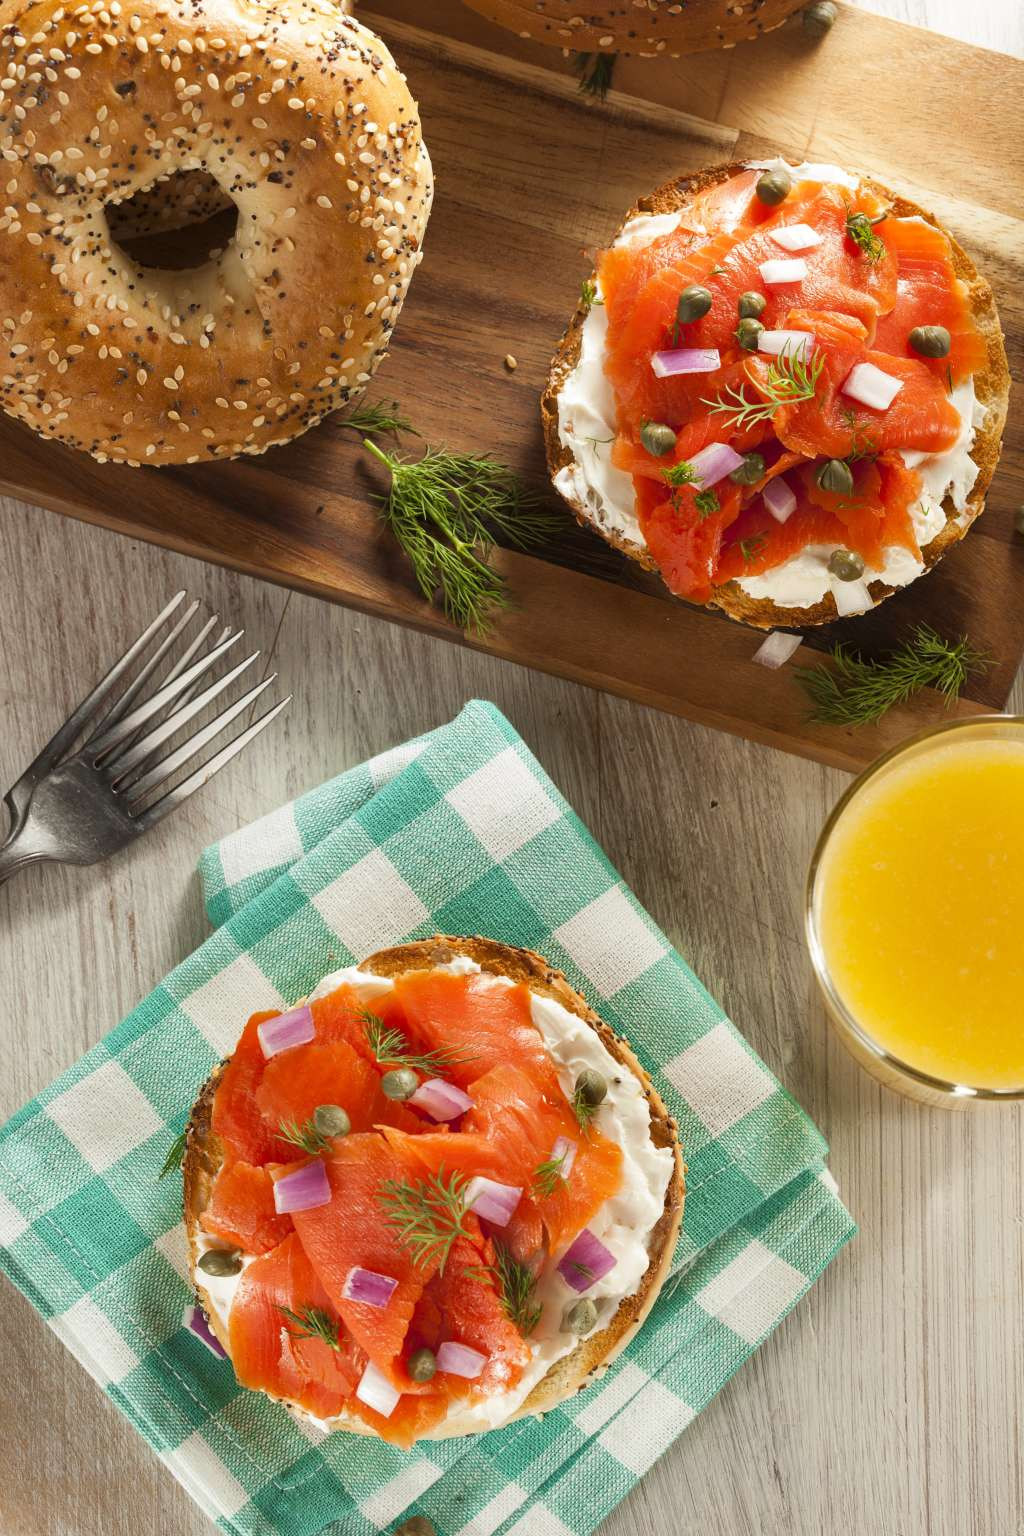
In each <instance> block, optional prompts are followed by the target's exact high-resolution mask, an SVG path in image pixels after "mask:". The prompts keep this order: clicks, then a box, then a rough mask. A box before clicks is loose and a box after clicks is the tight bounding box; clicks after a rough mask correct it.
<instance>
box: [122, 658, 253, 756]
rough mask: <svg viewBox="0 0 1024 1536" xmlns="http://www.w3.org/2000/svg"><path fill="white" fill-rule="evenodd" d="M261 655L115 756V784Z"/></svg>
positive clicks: (227, 673)
mask: <svg viewBox="0 0 1024 1536" xmlns="http://www.w3.org/2000/svg"><path fill="white" fill-rule="evenodd" d="M259 654H260V653H259V651H253V653H252V655H251V656H246V657H245V659H244V660H243V661H240V662H239V663H238V665H237V666H236V667H232V668H231V671H230V672H225V673H224V676H223V677H218V678H216V679H215V681H214V682H212V683H211V684H210V686H209V687H208V688H204V689H203V691H202V693H198V694H196V696H195V698H194V699H190V700H189V702H188V703H187V704H185V705H183V706H182V707H181V708H180V709H176V710H175V711H174V713H173V714H171V715H168V716H167V718H166V719H165V720H162V721H161V722H160V724H159V725H155V726H154V727H153V729H152V730H151V731H147V732H146V734H145V736H143V737H142V738H141V740H139V741H137V742H136V743H135V745H134V746H133V747H129V748H128V749H127V751H125V752H115V753H114V755H113V757H111V758H109V759H108V761H107V762H106V763H105V764H104V767H106V768H108V769H109V770H110V771H111V775H112V778H113V781H114V783H115V784H116V783H118V782H120V780H122V779H123V778H124V777H125V775H126V774H127V773H128V771H129V769H131V768H136V767H138V765H139V763H141V762H142V760H143V759H144V758H146V757H149V756H151V755H152V753H154V752H155V751H156V749H157V747H162V746H163V744H164V742H165V741H169V740H170V738H171V737H172V736H173V735H175V733H176V732H177V731H180V730H181V727H182V726H183V725H187V724H188V722H189V721H190V720H191V719H193V717H194V716H195V715H198V714H199V712H200V711H201V710H203V709H205V708H206V706H207V704H210V703H212V702H213V700H214V699H215V698H216V697H217V696H218V694H221V693H223V692H224V689H225V688H228V687H230V685H231V684H232V683H233V682H234V680H235V678H236V677H241V675H242V673H243V672H244V671H245V670H246V668H247V667H251V666H252V664H253V662H254V661H255V660H256V658H257V656H258V655H259Z"/></svg>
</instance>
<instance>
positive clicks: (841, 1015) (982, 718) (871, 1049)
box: [804, 713, 1024, 1103]
mask: <svg viewBox="0 0 1024 1536" xmlns="http://www.w3.org/2000/svg"><path fill="white" fill-rule="evenodd" d="M979 726H980V727H986V726H987V727H990V728H991V727H996V728H997V729H1002V728H1004V727H1016V728H1017V729H1019V730H1024V715H1010V714H1000V713H986V714H979V715H969V716H966V717H962V718H960V719H958V720H944V721H942V723H941V724H939V725H931V726H928V727H926V728H925V729H924V730H922V731H918V732H917V733H916V734H915V735H913V736H908V737H907V739H906V740H905V741H901V742H899V743H898V745H897V746H895V747H890V748H889V750H888V752H884V753H883V754H882V756H881V757H879V758H876V759H875V761H874V762H873V763H870V764H869V765H868V767H867V768H864V769H862V770H861V772H860V773H859V774H858V775H857V776H856V778H855V779H854V780H853V782H852V783H850V784H848V785H847V787H846V789H845V790H844V791H843V793H842V795H840V797H839V799H838V800H837V801H836V803H835V805H834V806H833V807H832V810H831V812H830V813H829V817H828V820H827V821H826V822H825V825H824V826H823V827H822V829H821V832H820V833H819V835H818V840H817V842H816V843H815V845H814V852H813V854H812V855H811V862H810V867H809V868H808V871H807V882H806V885H805V888H804V934H805V937H806V939H807V948H808V950H809V951H810V956H811V965H812V967H813V970H814V975H815V979H816V980H817V983H818V986H819V987H820V989H821V991H822V994H823V996H824V998H825V1002H826V1004H827V1005H828V1008H829V1010H830V1011H831V1013H832V1015H833V1018H834V1020H835V1021H836V1023H837V1024H838V1025H839V1026H840V1027H841V1028H843V1029H845V1030H847V1031H848V1032H849V1034H850V1035H852V1036H853V1038H854V1039H855V1040H856V1041H857V1042H858V1044H859V1045H861V1046H862V1047H863V1048H864V1050H866V1051H867V1052H868V1053H869V1054H870V1055H871V1056H873V1057H874V1058H875V1059H876V1060H877V1061H878V1062H879V1063H881V1064H883V1065H885V1066H886V1067H888V1068H889V1069H891V1070H892V1072H894V1073H895V1074H896V1076H898V1077H906V1078H909V1079H910V1080H911V1081H912V1082H914V1083H917V1084H919V1085H920V1086H921V1087H923V1088H927V1089H930V1090H931V1092H933V1093H935V1094H940V1095H944V1096H945V1097H947V1098H951V1099H961V1100H964V1099H986V1100H992V1101H1002V1102H1004V1103H1007V1102H1012V1101H1014V1100H1017V1101H1019V1100H1021V1099H1024V1083H1022V1084H1021V1086H1020V1087H1019V1088H977V1087H971V1086H969V1085H968V1084H966V1083H951V1082H948V1081H947V1080H946V1079H945V1078H941V1077H935V1076H933V1075H932V1074H931V1073H928V1072H923V1071H922V1070H921V1068H920V1067H914V1066H912V1065H911V1064H910V1062H908V1061H904V1060H903V1058H902V1057H900V1056H895V1055H894V1054H893V1053H892V1052H891V1051H889V1050H887V1049H886V1048H885V1046H883V1045H881V1044H880V1043H879V1042H878V1041H877V1040H876V1039H874V1037H873V1036H872V1035H870V1034H869V1033H868V1032H867V1031H866V1030H865V1028H864V1027H863V1025H862V1024H860V1023H858V1021H857V1020H856V1019H855V1018H854V1016H853V1014H852V1013H851V1012H850V1010H849V1008H848V1007H847V1006H846V1004H845V1002H844V1001H843V999H842V997H841V996H840V994H839V992H838V990H837V988H836V986H835V984H834V982H833V980H832V975H831V972H830V970H829V966H828V962H827V960H826V958H825V949H824V945H823V944H822V942H821V937H820V935H819V933H818V928H817V923H816V920H815V911H814V897H815V889H816V886H817V878H818V873H819V870H820V868H821V863H822V860H823V858H824V856H825V850H826V849H827V847H828V845H829V842H830V841H831V838H832V834H833V832H834V831H835V829H836V826H837V824H838V823H839V821H840V819H841V817H842V816H843V813H844V812H845V811H846V809H847V807H848V806H849V805H850V803H851V802H852V801H853V800H854V799H855V798H856V796H857V795H859V794H860V792H861V790H863V789H865V788H866V787H867V785H868V784H870V783H871V782H872V781H873V780H874V779H876V778H877V777H878V775H879V774H880V773H881V772H883V771H884V770H885V769H886V768H887V767H888V766H889V765H890V764H891V763H893V762H894V761H895V760H896V759H897V758H900V757H902V756H903V755H904V754H905V753H908V752H910V751H911V750H912V749H913V748H914V747H919V746H921V745H922V744H923V743H924V742H927V741H932V740H935V739H936V738H937V737H941V736H948V735H951V734H955V733H957V732H960V731H966V730H971V729H977V728H978V727H979Z"/></svg>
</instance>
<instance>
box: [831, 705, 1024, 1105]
mask: <svg viewBox="0 0 1024 1536" xmlns="http://www.w3.org/2000/svg"><path fill="white" fill-rule="evenodd" d="M809 922H810V934H811V946H812V951H814V952H815V961H816V964H817V965H818V969H819V975H821V978H822V981H823V985H824V986H825V991H826V996H828V997H829V999H830V1001H831V1002H832V1005H833V1012H834V1013H835V1014H836V1015H837V1017H838V1018H839V1021H840V1023H847V1024H850V1023H852V1024H853V1025H854V1026H855V1028H856V1030H857V1031H858V1032H859V1033H860V1035H861V1036H862V1037H865V1036H866V1037H867V1039H868V1042H869V1043H873V1044H874V1046H875V1047H877V1048H880V1051H881V1053H884V1055H885V1056H887V1057H888V1058H890V1059H893V1058H894V1061H892V1064H893V1065H894V1066H898V1065H899V1064H900V1063H903V1064H905V1065H906V1066H908V1067H910V1068H912V1069H913V1070H914V1071H915V1072H917V1073H920V1074H924V1075H925V1076H926V1077H927V1078H931V1079H935V1080H937V1082H938V1085H940V1086H941V1085H959V1087H960V1088H961V1091H962V1090H963V1089H965V1088H967V1089H970V1088H973V1089H980V1090H982V1091H983V1092H984V1091H985V1090H988V1091H990V1092H991V1091H993V1090H994V1091H996V1092H1011V1093H1012V1092H1024V721H1015V720H1012V719H1008V718H1006V717H1002V718H1001V719H999V720H986V721H979V722H970V721H968V722H965V723H964V724H963V725H958V726H956V727H953V728H951V729H945V730H940V731H938V732H936V733H933V734H932V735H931V736H930V737H928V738H926V739H924V740H919V741H918V742H915V743H911V744H910V746H909V748H907V749H905V750H904V751H902V752H900V753H897V754H896V755H895V756H894V757H892V758H890V759H888V760H885V761H883V763H882V765H880V766H879V767H877V768H876V769H874V770H872V771H870V772H869V773H868V775H867V776H866V777H865V778H864V779H863V780H861V781H859V782H858V784H857V785H855V786H854V788H853V790H852V791H851V792H850V794H849V796H848V797H847V798H846V800H845V801H844V802H843V803H842V805H841V806H840V808H839V809H838V811H837V814H836V816H835V817H834V820H833V822H832V823H831V825H830V828H829V829H828V831H827V833H826V835H825V837H824V839H823V842H822V845H821V847H820V849H819V855H818V858H817V860H816V867H815V870H814V872H813V878H812V892H811V907H810V913H809ZM837 1002H838V1004H839V1007H838V1008H837V1007H836V1006H835V1004H836V1003H837ZM861 1043H862V1044H863V1043H864V1041H863V1039H862V1041H861ZM900 1086H906V1084H901V1085H900Z"/></svg>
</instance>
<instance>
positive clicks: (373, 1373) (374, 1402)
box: [356, 1361, 402, 1419]
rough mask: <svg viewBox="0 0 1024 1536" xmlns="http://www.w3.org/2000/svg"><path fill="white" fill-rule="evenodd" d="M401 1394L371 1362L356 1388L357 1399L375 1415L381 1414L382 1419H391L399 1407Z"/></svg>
mask: <svg viewBox="0 0 1024 1536" xmlns="http://www.w3.org/2000/svg"><path fill="white" fill-rule="evenodd" d="M401 1395H402V1394H401V1392H399V1390H398V1388H397V1387H395V1386H393V1385H392V1383H391V1382H390V1381H388V1378H387V1377H386V1376H385V1375H384V1372H383V1371H381V1370H378V1369H377V1367H376V1366H375V1365H374V1364H373V1362H372V1361H371V1362H370V1364H369V1365H368V1366H367V1367H366V1370H365V1371H364V1372H363V1374H362V1376H361V1377H360V1378H359V1385H358V1387H356V1397H358V1399H359V1401H360V1402H361V1403H365V1404H366V1406H367V1408H372V1409H373V1411H374V1413H379V1414H380V1416H381V1418H382V1419H390V1417H391V1415H392V1414H393V1413H394V1411H395V1409H396V1408H397V1407H398V1399H399V1398H400V1397H401Z"/></svg>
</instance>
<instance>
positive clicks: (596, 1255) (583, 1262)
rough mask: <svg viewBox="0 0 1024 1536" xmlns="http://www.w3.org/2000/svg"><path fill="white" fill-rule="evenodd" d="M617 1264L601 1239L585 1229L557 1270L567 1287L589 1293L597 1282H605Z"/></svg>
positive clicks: (566, 1252)
mask: <svg viewBox="0 0 1024 1536" xmlns="http://www.w3.org/2000/svg"><path fill="white" fill-rule="evenodd" d="M617 1262H618V1260H617V1259H616V1257H615V1255H614V1254H613V1253H609V1251H608V1249H607V1248H606V1247H605V1245H604V1243H602V1241H601V1239H600V1238H599V1237H595V1236H594V1234H593V1232H591V1230H590V1228H589V1227H584V1228H583V1231H582V1232H581V1233H580V1235H579V1237H577V1238H576V1239H575V1241H574V1242H573V1243H571V1244H570V1245H569V1247H568V1248H567V1249H566V1251H565V1253H564V1254H563V1255H562V1257H561V1258H560V1259H559V1261H558V1265H557V1269H558V1273H559V1274H560V1275H561V1277H562V1279H563V1280H564V1281H565V1283H566V1285H571V1286H572V1288H573V1290H574V1291H587V1290H589V1289H590V1287H591V1286H592V1285H593V1284H595V1282H596V1281H598V1280H603V1279H604V1277H605V1275H606V1274H608V1272H609V1270H612V1269H614V1268H615V1265H616V1264H617Z"/></svg>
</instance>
